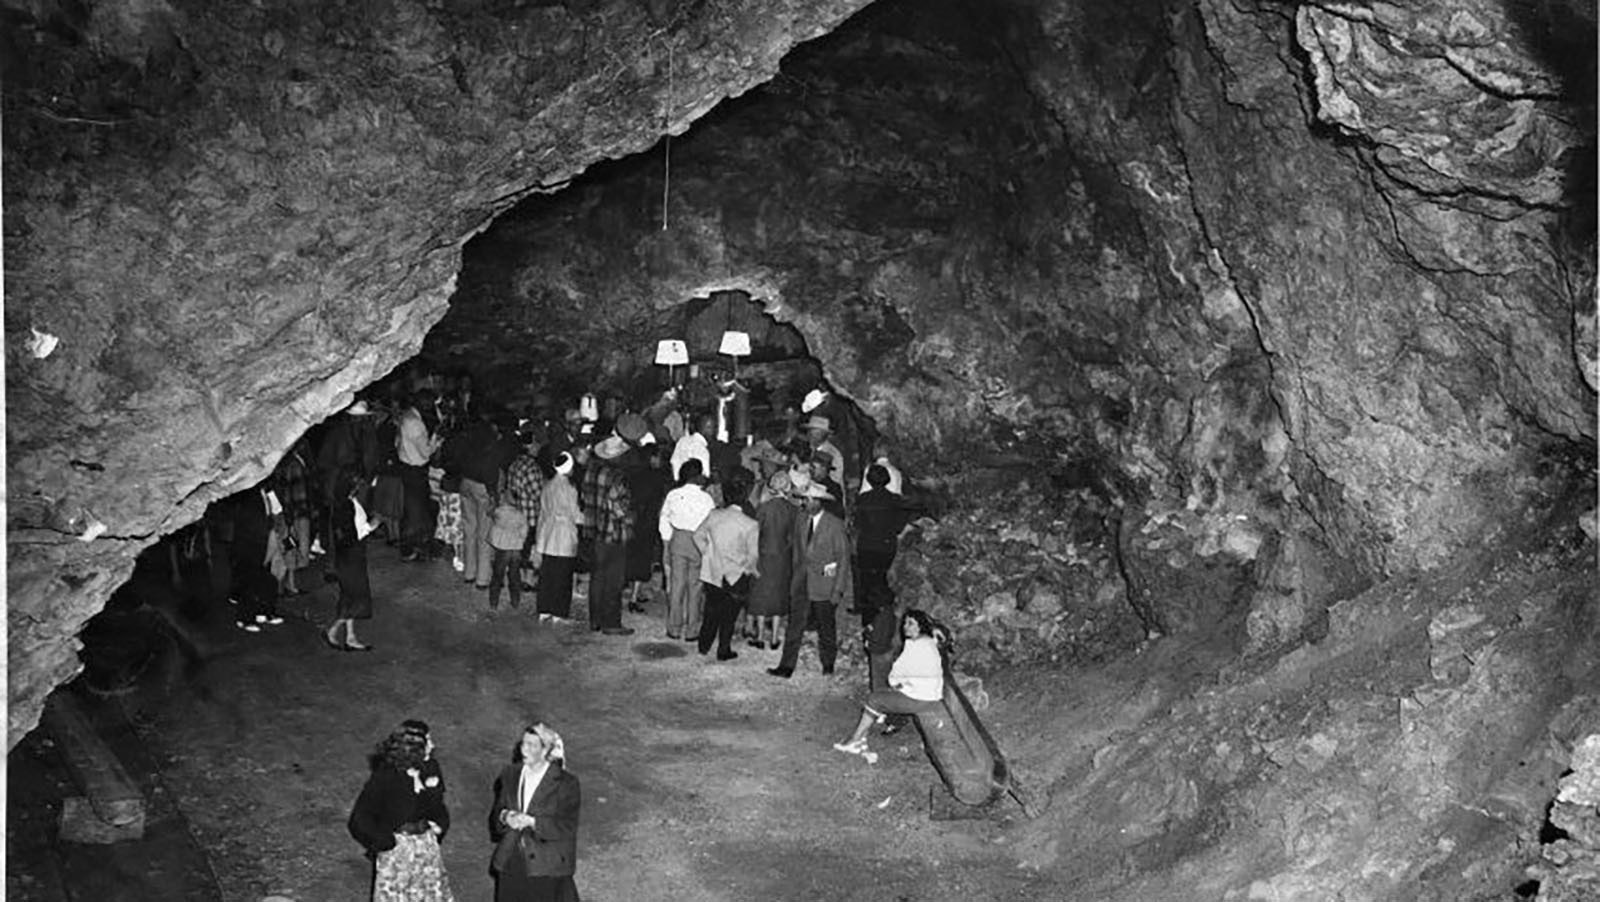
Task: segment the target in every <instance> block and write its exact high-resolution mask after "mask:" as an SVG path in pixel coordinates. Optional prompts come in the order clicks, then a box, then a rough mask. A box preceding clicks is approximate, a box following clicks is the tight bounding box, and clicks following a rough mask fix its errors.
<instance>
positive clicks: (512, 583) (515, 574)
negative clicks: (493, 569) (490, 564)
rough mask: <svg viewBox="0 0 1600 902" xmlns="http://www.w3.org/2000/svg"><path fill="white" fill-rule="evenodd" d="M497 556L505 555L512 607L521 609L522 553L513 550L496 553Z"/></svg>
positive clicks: (505, 574) (506, 575)
mask: <svg viewBox="0 0 1600 902" xmlns="http://www.w3.org/2000/svg"><path fill="white" fill-rule="evenodd" d="M495 554H503V555H505V558H506V563H505V568H504V570H505V573H504V576H505V580H506V583H507V589H508V590H509V592H510V594H511V607H512V608H513V609H515V608H520V607H522V552H521V550H519V549H516V548H512V549H509V550H504V551H496V552H495Z"/></svg>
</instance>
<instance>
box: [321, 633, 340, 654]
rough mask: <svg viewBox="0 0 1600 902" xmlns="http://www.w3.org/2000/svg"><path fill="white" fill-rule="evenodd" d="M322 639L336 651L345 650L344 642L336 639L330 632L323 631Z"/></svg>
mask: <svg viewBox="0 0 1600 902" xmlns="http://www.w3.org/2000/svg"><path fill="white" fill-rule="evenodd" d="M322 641H323V642H324V643H326V644H327V646H328V647H329V648H331V649H333V650H334V651H344V643H343V642H336V641H334V638H333V636H332V635H330V634H328V633H323V634H322Z"/></svg>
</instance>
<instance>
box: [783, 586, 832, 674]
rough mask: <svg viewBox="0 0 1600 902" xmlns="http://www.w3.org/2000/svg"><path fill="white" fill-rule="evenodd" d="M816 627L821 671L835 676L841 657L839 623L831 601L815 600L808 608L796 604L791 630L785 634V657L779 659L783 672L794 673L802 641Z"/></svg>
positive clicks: (790, 619)
mask: <svg viewBox="0 0 1600 902" xmlns="http://www.w3.org/2000/svg"><path fill="white" fill-rule="evenodd" d="M813 624H814V625H815V626H816V628H817V657H818V658H819V659H821V661H822V672H823V673H832V672H833V662H834V661H835V660H837V659H838V657H839V623H838V618H837V615H836V614H835V613H834V604H833V602H831V601H812V602H811V603H810V604H808V605H795V606H794V609H793V610H792V611H791V612H790V614H789V628H788V629H787V630H786V631H785V632H784V634H783V654H782V655H781V656H780V657H779V658H778V668H779V669H780V670H794V665H795V662H796V661H798V660H800V641H801V640H802V639H804V638H805V634H806V628H807V627H808V626H810V625H813Z"/></svg>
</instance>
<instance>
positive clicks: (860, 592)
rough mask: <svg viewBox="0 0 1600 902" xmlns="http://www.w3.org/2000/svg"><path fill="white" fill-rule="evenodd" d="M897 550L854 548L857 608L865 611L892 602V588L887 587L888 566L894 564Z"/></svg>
mask: <svg viewBox="0 0 1600 902" xmlns="http://www.w3.org/2000/svg"><path fill="white" fill-rule="evenodd" d="M897 550H898V549H895V548H890V549H889V550H888V551H873V550H871V549H868V548H857V549H856V609H857V610H860V611H862V612H863V613H866V612H869V611H871V610H874V609H876V608H879V607H882V606H884V605H886V604H887V605H892V604H894V590H893V589H890V588H889V568H890V567H891V566H893V565H894V555H895V552H896V551H897Z"/></svg>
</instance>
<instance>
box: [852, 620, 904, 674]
mask: <svg viewBox="0 0 1600 902" xmlns="http://www.w3.org/2000/svg"><path fill="white" fill-rule="evenodd" d="M899 626H900V618H899V616H898V615H896V613H895V610H894V605H892V604H891V605H887V606H885V607H881V608H875V609H873V610H863V611H862V612H861V638H862V643H863V644H864V645H865V646H866V648H867V685H868V687H869V688H872V689H888V688H889V668H890V667H892V666H893V665H894V634H895V630H896V629H897V628H898V627H899Z"/></svg>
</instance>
